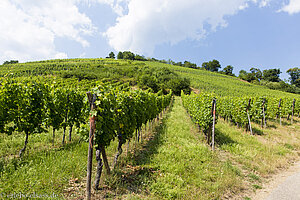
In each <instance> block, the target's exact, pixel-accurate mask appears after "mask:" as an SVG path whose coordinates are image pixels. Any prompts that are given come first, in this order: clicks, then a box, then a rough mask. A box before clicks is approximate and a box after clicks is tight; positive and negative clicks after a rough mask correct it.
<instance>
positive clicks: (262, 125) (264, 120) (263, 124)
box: [261, 98, 267, 128]
mask: <svg viewBox="0 0 300 200" xmlns="http://www.w3.org/2000/svg"><path fill="white" fill-rule="evenodd" d="M265 104H266V99H265V98H264V100H263V105H262V107H263V123H262V124H261V127H262V128H263V127H264V128H266V127H267V124H266V114H265Z"/></svg>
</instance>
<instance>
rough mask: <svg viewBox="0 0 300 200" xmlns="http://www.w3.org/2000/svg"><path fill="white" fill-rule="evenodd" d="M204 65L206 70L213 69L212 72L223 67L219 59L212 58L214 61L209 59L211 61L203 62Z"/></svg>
mask: <svg viewBox="0 0 300 200" xmlns="http://www.w3.org/2000/svg"><path fill="white" fill-rule="evenodd" d="M202 67H203V68H204V69H206V70H209V71H211V72H217V71H218V70H219V69H220V68H221V65H220V63H219V61H217V60H212V61H209V62H204V63H203V64H202Z"/></svg>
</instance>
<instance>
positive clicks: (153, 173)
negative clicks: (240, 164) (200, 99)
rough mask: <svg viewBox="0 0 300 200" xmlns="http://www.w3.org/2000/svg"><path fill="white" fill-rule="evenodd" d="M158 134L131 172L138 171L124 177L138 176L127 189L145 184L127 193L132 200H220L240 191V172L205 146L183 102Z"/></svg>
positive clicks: (175, 103)
mask: <svg viewBox="0 0 300 200" xmlns="http://www.w3.org/2000/svg"><path fill="white" fill-rule="evenodd" d="M156 131H157V133H156V134H155V135H154V137H153V138H151V139H150V140H148V142H147V143H146V144H145V146H144V150H142V151H141V152H140V153H139V154H138V155H136V157H135V158H134V159H133V161H132V163H131V165H132V166H131V168H133V169H135V170H133V171H131V172H130V173H129V172H128V171H127V172H124V173H123V176H125V177H128V174H135V175H136V176H135V179H134V180H132V179H130V181H128V182H126V183H124V182H123V184H125V187H127V188H128V187H131V188H132V187H133V185H132V182H137V183H140V184H142V185H143V184H144V186H143V187H141V188H140V190H135V192H134V191H133V192H131V194H129V195H128V193H127V197H129V199H136V198H138V199H139V198H141V199H145V198H146V199H219V198H220V197H221V196H222V195H223V194H224V193H226V192H228V191H230V190H235V191H236V190H237V189H238V188H239V184H240V181H239V179H240V178H239V171H238V169H237V168H235V167H234V166H232V165H231V163H230V162H229V161H228V162H227V161H225V162H224V161H221V160H220V159H219V158H218V156H217V155H216V154H214V153H212V152H211V150H210V149H209V147H208V146H207V145H205V144H204V142H203V141H202V140H203V138H201V136H200V135H199V134H200V133H199V131H198V130H197V128H196V126H195V125H194V123H193V122H192V121H191V119H190V118H189V117H188V115H187V113H186V111H185V109H184V108H183V107H182V105H181V101H180V98H176V99H175V102H174V105H173V107H172V109H171V111H170V112H169V113H168V114H167V115H166V116H165V118H164V120H163V122H162V123H161V125H160V126H159V127H158V128H157V130H156ZM125 171H126V170H125ZM141 171H142V172H141ZM119 175H120V174H119ZM137 177H138V178H137ZM138 180H139V181H138ZM129 185H130V186H129ZM135 185H138V184H135ZM125 187H124V188H125ZM118 189H119V190H120V188H118ZM122 198H125V197H124V196H123V197H122Z"/></svg>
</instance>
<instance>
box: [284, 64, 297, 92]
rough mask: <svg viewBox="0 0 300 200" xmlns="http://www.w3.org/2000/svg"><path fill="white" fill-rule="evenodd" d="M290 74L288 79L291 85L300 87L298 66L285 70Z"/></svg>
mask: <svg viewBox="0 0 300 200" xmlns="http://www.w3.org/2000/svg"><path fill="white" fill-rule="evenodd" d="M286 72H287V73H288V74H289V75H290V78H289V79H290V81H291V84H292V85H296V86H297V87H300V84H299V83H300V68H298V67H295V68H291V69H289V70H287V71H286Z"/></svg>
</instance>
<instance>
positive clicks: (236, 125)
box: [0, 59, 300, 199]
mask: <svg viewBox="0 0 300 200" xmlns="http://www.w3.org/2000/svg"><path fill="white" fill-rule="evenodd" d="M153 77H155V78H153ZM152 78H153V79H152ZM189 80H190V84H191V85H190V86H191V87H192V90H194V91H196V93H197V94H195V93H194V92H191V94H188V93H189V91H190V89H187V85H186V84H185V85H184V86H183V85H182V83H183V82H185V83H188V82H189ZM179 91H181V94H180V92H179ZM174 94H175V95H178V96H180V100H179V97H176V98H175V103H174V104H175V107H174V109H175V111H176V112H175V111H172V104H173V103H172V102H173V100H174ZM181 104H182V106H183V107H184V109H185V110H186V112H187V113H183V112H182V111H183V109H181ZM168 108H169V109H168ZM167 110H168V111H167ZM299 113H300V96H299V95H295V94H289V93H284V92H279V91H274V90H270V89H267V88H264V87H263V86H256V85H251V84H249V83H244V82H242V81H240V80H238V79H237V78H235V77H227V76H225V75H221V74H215V73H211V72H207V71H203V70H197V69H187V68H183V67H178V66H171V65H166V64H162V63H156V62H150V61H127V60H113V59H65V60H49V61H40V62H29V63H17V64H8V65H2V66H0V134H1V141H0V147H1V151H0V159H1V160H0V175H1V176H0V188H2V189H1V190H0V197H1V195H2V197H3V194H5V195H7V194H11V193H12V192H11V191H12V188H15V190H14V192H20V193H23V192H25V193H30V194H31V193H32V192H36V191H39V192H40V193H42V192H45V193H47V194H50V193H55V194H56V193H60V195H58V196H55V198H57V199H61V198H67V199H69V198H70V199H72V198H71V197H72V196H70V195H69V194H67V192H64V191H62V189H63V188H65V187H67V185H70V184H73V185H74V184H75V182H76V181H78V180H80V181H81V182H84V184H85V185H86V187H85V186H84V189H82V188H81V190H80V191H79V192H77V193H74V194H73V193H72V194H73V195H78V194H81V195H82V191H84V193H85V192H87V195H88V196H91V195H92V196H93V195H95V194H91V193H93V191H101V190H102V189H103V185H105V187H108V188H109V189H108V190H115V191H116V194H117V193H118V194H119V193H120V195H123V194H124V193H125V194H127V193H126V191H127V192H128V190H129V193H130V194H131V193H132V192H133V193H136V192H138V193H140V194H141V195H142V196H141V197H140V198H142V199H143V198H144V197H150V198H154V197H155V198H165V199H174V198H175V199H176V198H182V197H184V198H187V196H188V194H187V193H184V192H183V191H185V188H187V187H189V186H188V185H186V184H185V183H184V182H181V181H180V179H181V178H182V179H185V176H186V178H187V177H189V176H190V174H188V173H187V172H186V171H184V172H183V171H181V170H184V169H185V170H187V171H190V173H191V174H193V175H194V176H195V180H189V179H186V180H185V181H186V182H190V184H191V187H192V186H193V187H194V186H195V188H202V187H203V188H206V189H203V190H202V189H199V191H202V192H205V191H206V192H207V191H209V192H208V194H207V196H206V197H205V198H204V199H211V198H220V197H221V196H222V195H223V194H224V192H226V191H227V190H228V189H226V187H225V185H226V184H229V182H230V184H232V186H236V188H231V187H230V188H231V189H230V190H232V191H233V192H236V191H237V190H239V189H240V186H238V185H239V184H238V182H240V180H241V179H242V177H243V176H242V175H240V173H241V172H237V169H236V167H235V166H234V163H235V162H238V163H240V164H243V165H245V166H246V168H247V170H249V171H257V172H256V173H257V174H259V173H262V174H263V173H265V172H264V170H266V169H267V171H268V170H269V171H272V170H271V168H270V166H271V164H272V165H274V163H276V162H277V161H276V160H275V159H281V157H280V156H282V157H284V156H291V155H293V152H294V151H297V150H298V149H299V150H300V145H299V144H297V141H299V140H300V135H297V134H298V132H299V129H298V127H299ZM186 114H187V115H188V116H189V117H190V118H185V115H186ZM177 115H178V116H181V118H179V117H176V116H177ZM168 118H170V119H173V120H177V121H176V123H175V122H172V121H170V119H168ZM182 119H184V120H185V121H182ZM168 120H169V121H168ZM187 120H191V121H192V122H194V123H195V124H196V128H190V129H191V130H192V131H191V130H189V129H186V130H185V129H184V128H185V127H186V125H185V124H184V123H189V122H187ZM179 121H180V122H179ZM165 123H166V124H169V125H166V126H167V127H166V128H165V129H166V130H165V129H164V126H165V125H164V124H165ZM177 125H178V127H177ZM179 126H182V127H179ZM192 126H193V125H191V124H190V125H188V127H192ZM172 127H177V128H178V129H176V130H172ZM188 127H187V128H188ZM221 127H222V128H221ZM274 127H280V128H278V129H277V130H276V131H278V130H279V129H280V130H284V131H286V132H289V133H290V132H291V131H292V132H293V134H290V135H289V136H286V138H285V139H282V138H281V137H282V135H280V134H279V133H278V134H277V135H274V138H277V139H276V141H277V140H279V139H278V138H281V139H280V140H282V141H285V142H283V143H278V144H277V143H276V144H272V145H271V147H268V146H267V145H266V146H264V144H261V143H259V142H258V141H257V138H256V137H259V138H260V137H264V135H266V134H265V133H269V132H272V131H274V130H273V129H274ZM222 129H228V133H227V132H223V131H222ZM168 130H169V131H170V130H171V132H170V133H168V134H166V135H164V134H165V133H164V131H168ZM182 130H185V132H182ZM189 131H190V132H192V133H193V132H195V133H194V134H195V135H196V136H193V137H192V138H193V139H192V140H191V138H190V136H189V134H191V133H190V132H189ZM244 131H246V133H247V132H248V133H249V134H245V132H244ZM276 131H275V132H276ZM199 132H200V133H199ZM181 133H182V139H181V140H176V139H178V138H177V136H176V134H178V137H179V135H180V134H181ZM202 133H203V134H202ZM159 135H164V136H163V137H164V139H159ZM268 135H269V136H268V138H263V140H266V143H268V142H271V139H270V138H271V136H270V134H268ZM171 136H172V137H173V138H171ZM253 136H254V137H253ZM202 137H203V138H202ZM240 137H242V138H240ZM153 138H154V139H153ZM228 138H232V140H231V139H228ZM234 138H235V139H234ZM152 139H153V141H152ZM173 139H174V141H173ZM156 140H157V141H156ZM160 140H162V141H160ZM168 140H171V141H173V142H171V143H168ZM175 140H176V142H175ZM184 140H188V141H189V143H190V145H186V144H185V143H181V142H182V141H184ZM260 140H262V139H261V138H260ZM274 140H275V139H274ZM37 141H38V142H37ZM159 141H160V142H159ZM245 141H247V142H245ZM249 141H250V143H251V145H253V146H256V147H259V148H257V150H255V151H259V152H256V153H255V155H257V154H259V153H260V154H264V153H266V155H265V156H266V157H268V156H271V155H272V156H271V157H270V160H268V161H266V162H270V164H268V165H267V164H266V166H264V168H260V166H255V167H253V166H252V165H255V162H256V160H255V159H260V160H261V158H260V157H256V156H253V157H251V156H250V157H251V158H249V156H248V154H249V152H247V151H248V150H249V149H247V148H248V147H247V145H246V143H249ZM153 142H157V144H154V143H153ZM177 142H178V144H177ZM194 142H195V144H194ZM272 142H273V141H272ZM179 143H180V144H179ZM205 143H208V145H206V144H205ZM231 143H238V144H239V145H237V146H230V145H232V144H231ZM273 143H274V142H273ZM158 144H159V145H161V147H160V146H159V145H158ZM157 145H158V146H157ZM164 145H166V146H164ZM191 145H192V146H191ZM195 145H196V146H197V145H199V146H197V148H196V147H195V149H194V150H195V152H193V148H194V146H195ZM209 145H211V146H212V149H213V150H215V153H214V152H212V151H211V147H209ZM228 145H229V146H228ZM124 146H126V147H127V148H126V149H127V150H126V151H125V150H124ZM145 148H149V149H148V150H147V149H145ZM152 148H157V149H152ZM169 148H170V151H174V152H177V153H174V152H173V153H171V152H165V153H164V154H166V155H169V154H168V153H170V156H169V157H164V159H159V158H156V157H155V156H156V155H157V156H159V155H160V153H161V152H164V151H167V149H169ZM178 148H179V149H186V151H189V150H187V149H189V148H190V150H191V152H190V153H191V154H193V156H197V154H198V153H200V154H201V155H202V158H199V159H202V160H200V161H199V162H200V163H201V164H200V165H199V163H194V164H195V165H194V166H193V162H192V161H191V159H196V158H194V157H191V158H186V157H189V156H191V155H190V154H189V153H186V154H181V153H182V152H181V153H180V152H178V151H177V150H178ZM235 148H237V149H239V150H237V149H235ZM264 148H265V149H264ZM266 149H267V151H266ZM283 149H284V150H283ZM124 151H125V152H126V155H125V154H124ZM152 151H153V152H156V153H153V152H152ZM219 151H224V152H229V153H230V154H232V155H235V156H237V157H238V159H237V160H235V159H233V160H227V161H226V162H224V161H223V160H221V159H219V157H220V156H218V154H219ZM204 152H205V153H204ZM278 152H280V153H278ZM68 153H70V154H68ZM149 153H151V155H152V154H153V155H152V156H153V157H151V158H149V160H148V161H147V162H148V163H146V164H143V165H142V164H141V163H143V162H144V159H145V158H148V154H149ZM243 153H245V154H247V156H245V155H244V154H243ZM267 153H270V154H267ZM277 153H278V155H277ZM177 154H178V155H180V156H182V158H178V159H177V160H176V161H172V162H174V163H177V164H178V166H173V165H172V162H171V163H169V164H168V166H167V167H165V168H164V165H163V163H164V162H165V163H168V162H169V161H168V159H173V158H176V157H177V156H178V155H177ZM236 154H237V155H236ZM273 154H274V155H273ZM55 155H60V157H62V158H61V159H63V160H60V159H59V158H55ZM64 156H66V157H64ZM68 157H70V159H68ZM71 158H72V159H73V161H72V159H71ZM294 158H295V157H294ZM44 159H54V160H52V161H53V163H52V164H51V165H49V164H46V161H45V160H44ZM55 159H56V160H55ZM139 159H140V160H139ZM186 159H189V160H190V162H191V166H187V165H188V162H186ZM252 159H253V160H252ZM93 160H94V162H93ZM153 160H156V161H155V164H154V163H152V161H153ZM196 160H197V159H196ZM87 161H88V167H86V162H87ZM182 161H183V163H185V164H184V167H183V166H181V162H182ZM59 162H61V163H64V162H67V163H68V162H69V163H68V164H66V163H65V164H58V163H59ZM74 162H76V163H74ZM34 163H36V165H35V164H34ZM42 163H43V164H42ZM55 163H56V164H57V165H59V166H60V167H55ZM139 163H140V164H139ZM208 163H210V164H208ZM38 165H41V166H47V167H45V168H46V169H48V170H45V171H44V170H43V169H40V170H41V171H35V170H38V169H39V168H38V167H30V166H38ZM210 165H215V166H210ZM64 166H65V167H66V170H63V168H64ZM128 166H132V167H131V168H130V169H135V170H136V169H139V170H144V169H147V170H149V171H147V172H144V171H140V172H138V173H141V174H137V175H136V177H135V175H131V174H129V175H128V174H127V175H126V173H125V174H124V172H123V171H124V170H125V171H126V170H128ZM133 166H135V167H133ZM171 166H172V167H173V168H174V170H170V169H169V168H168V167H171ZM196 166H197V167H199V166H201V169H199V172H198V173H200V174H201V173H202V172H201V171H202V170H206V171H207V170H209V169H210V168H213V167H215V168H217V169H218V170H219V171H220V173H221V172H222V173H224V174H225V175H224V177H222V175H221V174H218V173H214V172H213V171H212V172H211V173H210V171H209V172H208V174H207V176H208V177H209V178H207V177H206V178H205V177H202V175H201V176H200V175H199V174H194V172H192V171H193V168H197V167H196ZM274 166H275V165H274ZM27 167H28V168H27ZM103 167H104V168H105V171H104V172H103ZM176 167H180V169H179V168H178V169H177V168H176ZM275 167H276V166H275ZM57 168H61V170H62V171H60V172H55V171H56V170H57ZM163 169H164V170H165V171H163ZM22 170H25V171H22ZM210 170H211V169H210ZM30 171H35V172H32V174H31V175H29V174H30ZM43 171H44V172H43ZM65 171H67V172H68V173H65ZM39 173H41V175H40V176H38V175H37V174H39ZM43 173H44V176H45V177H47V176H48V178H49V179H51V180H53V181H54V182H53V181H51V183H46V182H47V181H46V180H43V179H42V178H41V176H43V175H42V174H43ZM54 173H59V174H60V175H61V176H63V177H64V178H63V179H62V180H56V178H54V177H53V176H54V175H53V174H54ZM132 173H137V172H136V171H134V172H132ZM26 174H27V175H26ZM47 174H49V175H47ZM179 174H181V175H182V177H178V176H179ZM23 175H24V177H27V176H28V177H29V178H28V179H26V178H24V180H20V179H22V178H20V177H23ZM86 175H87V178H84V179H83V178H82V177H86ZM57 176H58V175H57ZM127 176H129V177H127ZM131 176H134V177H131ZM74 177H75V178H74ZM197 177H198V178H197ZM199 177H202V178H199ZM229 177H235V178H233V179H234V183H233V182H232V181H233V179H232V180H229ZM92 178H93V179H94V182H93V183H92V182H91V180H92ZM130 178H132V179H133V180H134V181H137V180H138V184H142V183H143V184H142V185H143V186H142V187H141V186H137V185H135V186H134V187H137V188H139V189H137V190H133V189H132V190H131V189H128V188H131V187H133V186H132V185H131V184H132V183H131V182H134V181H133V180H132V181H128V180H127V179H130ZM163 178H166V179H163ZM31 179H32V180H31ZM73 179H76V181H75V182H72V181H71V180H73ZM140 179H141V180H140ZM155 179H157V180H156V181H155ZM206 179H207V180H206ZM16 180H18V181H20V182H21V185H22V187H17V186H16V185H15V184H16V182H18V181H16ZM33 180H34V181H33ZM160 180H161V181H162V182H161V183H160V182H159V181H160ZM36 181H37V182H39V184H34V182H36ZM172 181H174V184H176V185H175V186H174V185H170V186H168V184H169V183H170V182H172ZM207 181H208V182H209V183H210V184H212V185H211V187H208V186H207V185H206V184H207ZM218 181H221V182H218ZM226 181H227V182H226ZM144 182H147V184H144ZM5 183H7V184H5ZM76 183H77V182H76ZM198 183H199V184H200V183H201V185H200V186H197V184H198ZM28 184H29V185H33V189H32V190H31V189H28V188H27V186H26V185H28ZM126 184H129V185H126ZM177 184H178V185H177ZM255 184H256V183H255ZM148 185H151V186H148ZM196 186H197V187H196ZM126 187H127V189H124V188H126ZM173 187H175V188H177V187H178V191H177V190H176V191H173V190H172V189H171V188H173ZM214 187H217V188H218V189H217V190H218V192H216V193H214V191H215V189H214ZM91 188H93V189H92V190H91ZM120 188H121V189H120ZM195 188H194V189H193V190H195ZM142 190H145V191H147V192H145V193H143V192H141V191H142ZM124 191H125V192H124ZM134 191H135V192H134ZM61 193H64V194H63V195H61ZM112 193H113V192H112ZM100 194H102V193H101V192H100ZM68 195H69V196H68ZM84 195H85V194H84ZM102 195H103V194H102ZM143 195H145V196H143ZM148 195H150V196H148ZM194 195H195V198H199V196H197V195H200V194H198V193H197V192H196V193H195V194H194ZM73 197H74V199H76V196H73ZM115 197H117V196H115ZM81 198H83V197H81Z"/></svg>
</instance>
